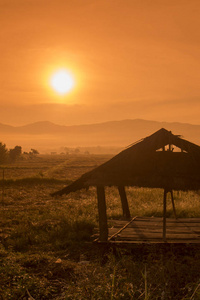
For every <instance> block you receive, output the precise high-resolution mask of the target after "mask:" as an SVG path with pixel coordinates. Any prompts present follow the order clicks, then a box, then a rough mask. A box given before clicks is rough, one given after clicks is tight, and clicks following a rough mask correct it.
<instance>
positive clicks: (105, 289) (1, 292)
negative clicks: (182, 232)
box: [0, 155, 200, 300]
mask: <svg viewBox="0 0 200 300" xmlns="http://www.w3.org/2000/svg"><path fill="white" fill-rule="evenodd" d="M109 158H110V157H109V156H106V155H104V156H102V155H82V156H66V155H60V156H53V155H52V156H50V155H49V156H47V155H46V156H45V155H44V156H38V157H33V158H31V159H30V158H26V159H24V160H20V161H19V162H17V163H15V164H13V165H8V166H3V167H4V176H5V180H4V182H3V181H2V180H1V194H0V299H5V300H7V299H33V298H34V299H161V300H164V299H200V275H199V270H200V248H199V246H192V245H185V246H180V245H176V246H175V245H171V246H170V245H168V246H166V247H161V246H156V245H152V246H148V245H147V246H137V245H136V246H135V248H134V249H123V248H109V249H103V248H99V247H98V246H97V245H94V244H92V243H91V241H92V239H91V236H92V235H93V234H94V233H95V232H96V228H97V227H98V211H97V201H96V190H95V188H91V189H90V190H89V191H80V192H76V193H73V194H70V195H68V196H62V197H58V198H51V197H50V195H49V194H50V193H51V192H53V191H56V190H58V189H61V188H62V187H63V186H65V185H66V184H67V183H69V182H71V181H72V180H74V179H76V178H78V177H79V176H80V175H81V174H83V173H85V172H87V171H89V170H91V169H92V168H94V167H96V166H98V165H99V164H101V163H103V162H104V161H106V160H107V159H109ZM1 171H2V174H3V169H2V170H0V172H1ZM0 177H2V175H0ZM0 179H1V178H0ZM106 196H107V213H108V218H109V219H117V218H121V213H122V212H121V206H120V200H119V195H118V191H117V189H115V188H107V190H106ZM127 196H128V200H129V202H130V210H131V214H132V215H133V216H134V215H137V216H146V217H147V216H148V217H149V216H157V217H161V216H162V197H163V191H162V190H152V189H142V188H127ZM174 196H175V203H176V210H177V215H178V216H179V217H184V218H185V217H191V218H194V217H200V203H199V202H200V195H199V194H197V193H193V192H189V193H186V192H175V195H174ZM167 217H173V210H172V207H171V202H170V200H169V201H168V207H167ZM31 296H32V297H33V298H31Z"/></svg>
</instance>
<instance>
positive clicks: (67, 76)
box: [50, 69, 75, 95]
mask: <svg viewBox="0 0 200 300" xmlns="http://www.w3.org/2000/svg"><path fill="white" fill-rule="evenodd" d="M50 84H51V87H52V88H53V89H54V91H56V92H57V93H58V94H60V95H64V94H67V93H68V92H70V91H71V90H72V89H73V87H74V85H75V82H74V78H73V75H72V74H71V73H70V72H68V71H67V70H65V69H61V70H57V71H55V72H54V73H53V75H52V76H51V79H50Z"/></svg>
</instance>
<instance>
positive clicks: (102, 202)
mask: <svg viewBox="0 0 200 300" xmlns="http://www.w3.org/2000/svg"><path fill="white" fill-rule="evenodd" d="M97 200H98V211H99V240H100V242H107V240H108V224H107V214H106V198H105V190H104V187H103V186H97Z"/></svg>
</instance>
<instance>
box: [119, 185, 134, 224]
mask: <svg viewBox="0 0 200 300" xmlns="http://www.w3.org/2000/svg"><path fill="white" fill-rule="evenodd" d="M118 191H119V195H120V198H121V203H122V211H123V217H125V218H126V219H128V220H129V219H130V218H131V214H130V210H129V206H128V200H127V197H126V191H125V187H124V186H118Z"/></svg>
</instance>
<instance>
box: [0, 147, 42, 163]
mask: <svg viewBox="0 0 200 300" xmlns="http://www.w3.org/2000/svg"><path fill="white" fill-rule="evenodd" d="M24 154H29V155H36V154H39V152H38V151H37V150H35V149H31V151H30V152H29V153H28V152H24ZM21 155H22V147H21V146H15V147H14V148H13V149H7V147H6V144H4V143H2V142H0V164H4V163H12V162H15V161H16V160H17V159H18V158H19V157H20V156H21Z"/></svg>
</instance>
